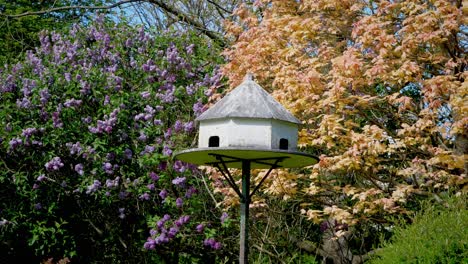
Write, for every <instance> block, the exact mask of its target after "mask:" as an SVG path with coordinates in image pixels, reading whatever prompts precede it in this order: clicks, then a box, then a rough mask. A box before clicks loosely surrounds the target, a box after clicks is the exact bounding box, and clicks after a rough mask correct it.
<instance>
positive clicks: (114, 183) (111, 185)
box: [106, 177, 120, 189]
mask: <svg viewBox="0 0 468 264" xmlns="http://www.w3.org/2000/svg"><path fill="white" fill-rule="evenodd" d="M119 181H120V177H115V179H113V180H111V179H107V180H106V187H107V188H110V189H113V188H116V187H118V186H119Z"/></svg>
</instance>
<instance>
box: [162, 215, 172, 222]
mask: <svg viewBox="0 0 468 264" xmlns="http://www.w3.org/2000/svg"><path fill="white" fill-rule="evenodd" d="M163 219H164V221H169V220H171V216H170V215H168V214H165V215H164V216H163Z"/></svg>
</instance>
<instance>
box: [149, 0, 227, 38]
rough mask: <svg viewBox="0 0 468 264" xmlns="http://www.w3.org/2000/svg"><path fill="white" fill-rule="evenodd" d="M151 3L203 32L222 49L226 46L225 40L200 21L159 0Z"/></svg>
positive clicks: (150, 1) (152, 0)
mask: <svg viewBox="0 0 468 264" xmlns="http://www.w3.org/2000/svg"><path fill="white" fill-rule="evenodd" d="M148 2H149V3H152V4H155V5H157V6H159V7H160V8H161V9H163V10H164V11H166V12H168V13H169V14H172V15H174V16H176V17H177V19H179V21H181V22H185V23H187V24H188V25H190V26H192V27H194V28H196V29H197V30H199V31H201V32H202V33H203V34H205V35H206V36H208V37H209V38H210V39H212V40H214V41H216V42H218V44H220V45H221V46H222V47H223V46H224V45H225V42H224V39H223V38H221V37H220V36H218V35H217V34H216V33H214V32H213V31H211V30H208V29H207V28H206V27H205V26H204V25H202V24H201V23H199V22H198V21H196V20H194V19H192V18H190V17H189V16H187V15H186V14H184V13H183V12H182V11H180V10H177V9H175V8H174V7H172V6H169V5H167V4H166V3H164V2H162V1H159V0H148Z"/></svg>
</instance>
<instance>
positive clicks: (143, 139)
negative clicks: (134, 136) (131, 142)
mask: <svg viewBox="0 0 468 264" xmlns="http://www.w3.org/2000/svg"><path fill="white" fill-rule="evenodd" d="M147 139H148V137H147V136H146V134H145V133H144V132H143V131H140V136H139V137H138V140H139V141H141V142H146V140H147Z"/></svg>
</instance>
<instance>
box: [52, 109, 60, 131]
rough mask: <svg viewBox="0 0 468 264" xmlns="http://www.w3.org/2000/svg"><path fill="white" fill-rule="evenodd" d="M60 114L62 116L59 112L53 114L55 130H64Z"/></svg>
mask: <svg viewBox="0 0 468 264" xmlns="http://www.w3.org/2000/svg"><path fill="white" fill-rule="evenodd" d="M59 114H60V113H59V112H53V113H52V121H53V123H54V127H55V128H62V127H63V123H62V120H60V117H59Z"/></svg>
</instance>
